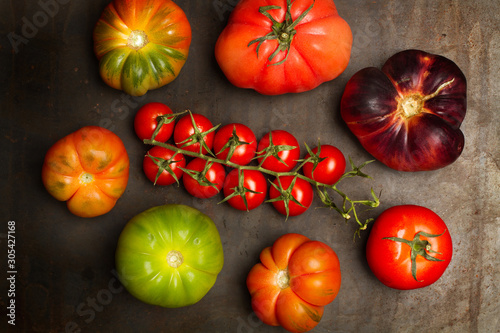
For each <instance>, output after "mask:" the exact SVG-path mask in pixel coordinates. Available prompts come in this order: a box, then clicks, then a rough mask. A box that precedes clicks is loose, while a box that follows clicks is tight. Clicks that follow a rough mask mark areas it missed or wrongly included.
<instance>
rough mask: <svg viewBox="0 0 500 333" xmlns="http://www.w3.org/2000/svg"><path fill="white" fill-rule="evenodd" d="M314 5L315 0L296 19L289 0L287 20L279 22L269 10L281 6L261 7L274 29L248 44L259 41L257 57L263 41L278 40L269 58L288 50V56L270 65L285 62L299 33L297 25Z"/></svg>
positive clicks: (271, 58)
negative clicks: (293, 16) (294, 38)
mask: <svg viewBox="0 0 500 333" xmlns="http://www.w3.org/2000/svg"><path fill="white" fill-rule="evenodd" d="M313 6H314V1H313V3H312V4H311V6H309V8H307V9H306V10H305V11H304V12H303V13H302V14H300V16H299V17H297V19H296V20H295V21H294V20H293V18H292V14H291V10H292V2H291V0H287V9H286V14H285V21H283V22H278V21H276V20H275V19H274V17H272V15H271V14H270V13H269V10H273V9H281V7H280V6H262V7H260V8H259V12H260V13H261V14H262V15H264V16H265V17H267V18H268V19H269V20H271V22H272V24H273V25H272V30H271V31H270V32H269V33H268V34H267V35H265V36H262V37H259V38H256V39H254V40H252V41H251V42H250V43H248V45H247V46H250V45H252V44H255V43H257V50H256V52H257V57H259V49H260V46H261V45H262V43H264V42H265V41H267V40H277V41H278V47H277V48H276V50H275V51H274V52H273V53H272V54H271V55H270V56H269V58H268V60H269V61H272V60H273V59H274V58H275V57H276V56H277V55H278V54H279V53H280V52H286V56H285V58H284V59H283V60H281V61H278V62H276V63H270V64H269V65H268V66H276V65H281V64H283V63H284V62H285V61H286V60H287V59H288V54H289V53H290V45H291V44H292V41H293V37H294V35H295V34H296V33H297V31H296V30H295V27H296V26H297V25H298V24H299V23H300V21H302V20H303V19H304V17H306V16H307V14H308V13H309V12H310V11H311V9H312V8H313Z"/></svg>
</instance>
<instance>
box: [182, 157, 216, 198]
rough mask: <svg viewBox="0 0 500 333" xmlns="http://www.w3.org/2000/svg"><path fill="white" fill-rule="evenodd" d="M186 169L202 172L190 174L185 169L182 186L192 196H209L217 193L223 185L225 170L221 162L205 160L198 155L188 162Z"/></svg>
mask: <svg viewBox="0 0 500 333" xmlns="http://www.w3.org/2000/svg"><path fill="white" fill-rule="evenodd" d="M186 169H187V170H192V171H198V172H202V174H194V175H190V173H189V171H186V172H185V174H184V178H183V183H184V187H185V188H186V190H187V191H188V192H189V194H191V195H192V196H194V197H197V198H202V199H205V198H211V197H213V196H215V195H217V193H219V192H220V190H221V189H222V186H223V185H224V179H225V178H226V171H225V170H224V167H223V166H222V164H219V163H214V162H207V161H205V160H204V159H202V158H199V157H198V158H195V159H194V160H192V161H191V162H189V164H188V165H187V167H186ZM198 180H199V181H200V182H202V184H200V183H199V182H198Z"/></svg>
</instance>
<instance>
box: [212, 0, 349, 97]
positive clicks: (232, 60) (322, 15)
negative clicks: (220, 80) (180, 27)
mask: <svg viewBox="0 0 500 333" xmlns="http://www.w3.org/2000/svg"><path fill="white" fill-rule="evenodd" d="M351 46H352V33H351V28H350V27H349V25H348V24H347V23H346V21H344V20H343V19H342V18H341V17H340V16H339V14H338V12H337V9H336V7H335V4H334V2H333V1H332V0H295V1H291V0H242V1H240V2H239V3H238V5H237V6H236V7H235V8H234V10H233V12H232V14H231V16H230V18H229V22H228V24H227V26H226V28H225V29H224V30H223V31H222V33H221V35H220V36H219V39H218V40H217V43H216V46H215V56H216V59H217V62H218V63H219V65H220V67H221V69H222V71H223V72H224V74H225V75H226V77H227V78H228V79H229V81H230V82H231V83H232V84H234V85H235V86H237V87H241V88H252V89H255V90H256V91H258V92H259V93H261V94H265V95H278V94H284V93H298V92H303V91H307V90H311V89H313V88H315V87H317V86H318V85H320V84H321V83H323V82H326V81H330V80H332V79H334V78H336V77H337V76H339V75H340V74H341V73H342V72H343V71H344V69H345V68H346V67H347V64H348V63H349V58H350V56H351Z"/></svg>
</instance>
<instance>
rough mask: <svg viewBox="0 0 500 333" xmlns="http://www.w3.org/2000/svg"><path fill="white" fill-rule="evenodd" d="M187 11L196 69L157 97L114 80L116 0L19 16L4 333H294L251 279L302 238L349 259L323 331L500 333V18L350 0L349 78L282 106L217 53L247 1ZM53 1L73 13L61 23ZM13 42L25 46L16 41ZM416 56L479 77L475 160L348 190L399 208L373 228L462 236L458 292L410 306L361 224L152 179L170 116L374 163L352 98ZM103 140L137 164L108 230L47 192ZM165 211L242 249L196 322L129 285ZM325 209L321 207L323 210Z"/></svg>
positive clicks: (424, 5)
mask: <svg viewBox="0 0 500 333" xmlns="http://www.w3.org/2000/svg"><path fill="white" fill-rule="evenodd" d="M176 2H177V3H178V4H179V5H180V6H181V7H182V8H183V9H184V11H185V12H186V14H187V16H188V18H189V20H190V22H191V25H192V30H193V41H192V44H191V49H190V55H189V58H188V61H187V63H186V65H185V67H184V69H183V70H182V72H181V74H180V76H179V77H178V78H177V79H176V80H175V81H174V82H173V83H171V84H170V85H168V86H166V87H163V88H161V89H158V90H155V91H151V92H149V93H148V94H147V95H145V97H143V98H133V97H130V96H127V95H126V94H124V93H122V92H120V91H117V90H113V89H112V88H110V87H108V86H106V85H105V84H104V83H103V82H102V80H101V79H100V77H99V74H98V64H97V60H96V58H95V56H94V54H93V51H92V29H93V27H94V24H95V22H96V21H97V19H98V18H99V16H100V13H101V11H102V9H103V8H104V7H105V6H106V5H107V3H108V1H106V0H96V1H79V0H72V1H69V0H57V1H56V0H54V1H49V0H45V1H44V0H42V1H40V2H37V1H17V2H15V1H3V2H1V4H0V12H1V13H2V16H1V20H0V31H1V35H2V38H1V42H0V45H1V48H0V59H1V64H2V71H1V72H0V78H1V82H2V85H1V121H0V128H1V133H2V135H1V137H0V149H1V154H2V161H3V167H2V168H1V177H0V178H1V180H0V184H1V191H2V193H1V198H2V200H1V201H0V217H1V219H2V222H1V223H0V225H1V230H0V236H1V238H0V251H2V253H1V254H0V258H2V259H1V265H0V267H1V270H2V273H1V274H2V276H4V278H2V279H1V280H2V282H1V283H0V286H1V289H0V306H1V307H2V313H3V315H2V317H1V318H0V325H1V326H0V330H1V331H6V330H7V329H8V330H9V331H12V332H14V331H15V332H17V331H19V332H65V331H68V332H200V333H201V332H282V331H283V330H282V329H281V328H273V327H268V326H266V325H264V324H262V323H261V322H259V321H258V320H257V319H256V317H255V315H253V314H252V310H251V307H250V297H249V294H248V291H247V289H246V286H245V278H246V275H247V273H248V271H249V269H250V268H251V267H252V266H253V265H254V264H255V263H257V261H258V254H259V252H260V251H261V250H262V249H263V248H264V247H266V246H269V245H271V244H272V243H273V241H274V240H275V239H276V238H277V237H279V236H281V235H282V234H284V233H288V232H298V233H302V234H304V235H306V236H308V237H310V238H312V239H317V240H320V241H323V242H325V243H327V244H329V245H330V246H331V247H332V248H333V249H334V250H335V251H336V252H337V254H338V255H339V258H340V261H341V268H342V287H341V290H340V293H339V295H338V297H337V299H336V300H335V301H334V302H333V303H331V304H330V305H328V306H327V307H326V308H325V314H324V317H323V319H322V321H321V322H320V324H319V325H318V326H317V328H316V329H315V330H314V332H417V331H422V330H425V331H435V332H436V331H438V332H498V331H500V323H499V318H500V313H499V312H500V310H499V307H500V302H499V298H498V295H499V289H498V282H499V278H500V274H499V265H498V263H499V262H498V238H499V236H500V229H499V216H500V211H499V203H500V199H499V186H500V181H499V170H498V162H499V150H498V143H499V130H498V128H499V123H498V118H497V113H498V106H497V101H498V97H499V95H498V91H500V86H499V84H498V81H497V80H498V77H500V75H499V74H500V73H499V69H498V63H499V54H500V35H499V31H500V26H499V21H498V19H497V18H495V15H496V13H497V12H498V10H499V7H500V6H499V3H498V2H495V1H489V0H482V1H448V0H440V1H428V0H415V1H407V2H402V1H377V2H375V1H371V0H370V1H363V0H355V1H341V0H337V1H336V5H337V7H338V10H339V13H340V14H341V16H342V17H344V18H345V19H346V20H347V22H348V23H349V24H350V25H351V28H352V31H353V35H354V46H353V52H352V57H351V61H350V64H349V66H348V68H347V70H346V71H345V72H344V73H343V74H342V75H341V76H340V77H339V78H337V79H335V80H334V81H331V82H328V83H325V84H323V85H321V86H320V87H318V88H317V89H314V90H312V91H309V92H306V93H302V94H297V95H283V96H275V97H268V96H261V95H259V94H257V93H255V92H253V91H248V90H242V89H238V88H236V87H234V86H232V85H231V84H230V83H229V82H228V81H227V80H226V79H225V77H224V76H223V74H222V72H221V71H220V69H219V68H218V66H217V63H216V61H215V58H214V55H213V49H214V44H215V41H216V39H217V36H218V34H219V33H220V32H221V30H222V29H223V27H224V25H225V24H226V22H227V18H228V16H229V13H230V10H231V9H232V8H233V7H234V5H235V3H236V0H184V1H183V0H178V1H176ZM45 3H56V4H57V7H51V8H52V10H47V9H46V6H44V5H43V4H45ZM44 8H45V9H44ZM41 13H42V14H41ZM43 13H45V14H43ZM26 22H28V23H26ZM33 22H35V23H36V26H35V25H33V27H34V28H35V29H31V30H30V27H29V25H30V24H33ZM12 33H15V34H16V35H17V36H20V37H22V38H23V39H22V40H20V39H16V40H17V43H15V42H14V43H12V42H11V41H10V40H9V37H8V36H11V39H12V36H13V35H12ZM408 48H418V49H422V50H425V51H428V52H432V53H437V54H441V55H444V56H446V57H449V58H451V59H452V60H454V61H455V62H456V63H457V64H458V65H459V67H461V68H462V70H463V71H464V73H465V75H466V77H467V78H468V84H469V91H468V93H469V103H468V104H469V106H468V114H467V116H466V119H465V122H464V124H463V130H464V133H465V137H466V146H465V150H464V152H463V154H462V156H461V157H460V158H459V159H458V160H457V162H455V163H454V164H452V165H451V166H449V167H447V168H444V169H441V170H438V171H434V172H426V173H401V172H396V171H393V170H390V169H388V168H387V167H384V166H383V165H382V164H380V163H374V164H372V165H370V166H369V167H368V168H367V170H366V171H367V172H368V173H369V174H370V175H372V176H373V178H374V180H373V181H372V180H361V179H356V180H353V181H352V182H349V183H348V184H345V185H344V187H343V188H344V189H345V191H346V192H349V193H350V194H351V195H352V196H353V197H354V198H360V199H362V198H369V190H370V187H373V188H374V190H375V191H376V192H377V193H379V192H382V196H381V201H382V204H381V207H379V208H377V209H376V210H373V211H369V212H363V214H362V217H363V218H367V217H370V216H372V217H376V216H377V215H378V214H380V213H381V212H382V211H383V210H384V209H385V208H388V207H390V206H393V205H397V204H405V203H411V204H419V205H423V206H426V207H428V208H430V209H432V210H434V211H435V212H436V213H438V214H439V215H440V216H441V217H442V218H443V219H444V220H445V221H446V223H447V224H448V227H449V229H450V233H451V235H452V237H453V240H454V250H455V253H454V257H453V260H452V263H451V264H450V266H449V268H448V270H447V271H446V272H445V274H444V275H443V277H442V278H441V279H440V280H439V281H438V282H436V283H435V284H434V285H432V286H430V287H428V288H424V289H420V290H415V291H407V292H402V291H396V290H392V289H389V288H387V287H385V286H383V285H382V284H381V283H379V282H378V280H376V278H375V277H374V276H373V275H372V274H371V272H370V270H369V268H368V266H367V264H366V260H365V257H364V252H363V251H364V244H365V241H366V238H367V235H368V232H364V233H363V235H362V237H361V239H358V240H357V241H356V242H353V241H352V236H353V232H354V230H355V225H354V224H352V223H350V224H348V225H345V223H344V221H343V220H342V219H341V218H340V217H339V216H338V215H336V214H335V213H334V212H333V211H328V210H326V209H314V208H312V209H310V210H309V211H307V212H306V213H305V214H304V215H301V216H299V217H294V218H290V219H289V220H288V221H287V222H285V220H284V218H283V216H281V215H279V214H278V213H277V212H276V211H275V210H274V209H273V208H272V206H271V205H269V204H266V205H263V206H261V207H259V208H258V209H256V210H254V211H252V212H250V213H243V212H239V211H236V210H234V209H232V208H231V207H230V206H228V205H227V204H221V205H217V202H218V201H220V198H214V199H209V200H200V199H193V197H191V196H190V195H189V194H188V193H187V192H186V191H185V190H184V189H183V188H182V187H180V188H179V187H177V186H170V187H153V186H152V184H151V183H150V182H149V181H148V180H147V179H146V178H145V176H144V175H143V173H142V158H143V155H144V153H145V151H146V147H145V146H144V145H143V144H142V143H141V142H140V141H139V140H138V139H137V138H136V137H135V134H134V132H133V126H132V124H133V117H134V115H135V112H136V111H137V110H138V109H139V107H140V106H141V105H143V104H145V103H147V102H152V101H158V102H163V103H165V104H167V105H169V106H170V107H171V108H172V109H173V110H175V111H181V110H184V109H186V108H189V109H191V110H192V111H193V112H197V113H201V114H204V115H206V116H207V117H209V118H210V119H211V120H212V121H213V123H221V124H227V123H230V122H235V121H237V122H242V123H244V124H246V125H247V126H249V127H250V128H252V129H253V130H254V131H255V133H256V135H257V136H258V137H260V136H262V135H263V134H265V133H266V132H267V131H269V130H271V129H285V130H287V131H289V132H291V133H293V134H294V135H295V136H296V137H297V139H298V140H299V142H301V143H302V148H304V146H303V143H304V142H305V143H307V144H308V145H310V146H313V145H314V144H315V143H316V142H317V140H318V139H321V142H322V143H325V144H333V145H336V146H337V147H339V148H340V149H341V150H342V151H343V153H344V154H345V155H349V156H351V157H352V158H353V160H354V161H356V162H357V163H361V162H362V161H365V160H369V159H371V157H370V155H369V154H368V153H366V152H365V151H364V150H363V149H362V147H361V146H360V145H359V144H358V143H357V141H356V140H355V138H354V136H353V135H351V134H350V133H349V131H348V129H347V128H346V126H345V125H344V124H343V123H342V121H341V119H340V116H339V102H340V97H341V95H342V92H343V88H344V86H345V84H346V82H347V80H348V79H349V78H350V76H351V75H352V74H354V73H355V72H356V71H358V70H359V69H361V68H363V67H366V66H377V67H380V66H381V65H382V64H383V63H384V61H385V60H386V59H387V58H388V57H389V56H391V55H392V54H394V53H395V52H397V51H400V50H403V49H408ZM242 65H244V64H242ZM86 125H100V126H103V127H108V128H110V129H112V130H113V131H114V132H115V133H116V134H117V135H118V136H120V138H121V139H122V140H123V141H124V143H125V146H126V148H127V151H128V153H129V155H130V160H131V173H130V180H129V185H128V187H127V190H126V192H125V194H124V195H123V197H122V198H121V199H120V200H119V201H118V203H117V205H116V207H115V208H114V209H113V210H112V211H111V212H110V213H108V214H106V215H104V216H101V217H98V218H94V219H90V220H86V219H82V218H78V217H76V216H73V215H72V214H71V213H69V211H68V210H67V209H66V207H65V204H64V203H61V202H58V201H56V200H55V199H53V198H52V197H51V196H50V195H49V194H48V193H47V192H46V191H45V189H44V188H43V185H42V182H41V178H40V171H41V166H42V163H43V158H44V154H45V152H46V151H47V150H48V149H49V148H50V146H51V145H52V144H53V143H54V142H56V141H57V140H58V139H60V138H61V137H63V136H65V135H67V134H69V133H71V132H73V131H75V130H77V129H79V128H81V127H83V126H86ZM303 151H304V150H303ZM164 203H183V204H187V205H190V206H193V207H196V208H198V209H200V210H201V211H203V212H205V213H206V214H208V215H209V216H211V217H212V218H213V220H214V222H215V223H216V225H217V227H218V229H219V232H220V234H221V238H222V242H223V246H224V253H225V266H224V268H223V270H222V272H221V273H220V275H219V278H218V280H217V282H216V284H215V286H214V287H213V289H212V290H211V291H210V292H209V293H208V294H207V296H206V297H205V298H203V299H202V300H201V301H200V302H199V303H197V304H195V305H193V306H190V307H187V308H180V309H163V308H159V307H154V306H150V305H147V304H143V303H141V302H140V301H138V300H136V299H135V298H133V297H132V296H131V295H130V294H128V293H127V292H126V291H124V290H123V288H122V287H121V285H120V284H119V283H118V282H117V280H116V278H115V276H114V250H115V246H116V242H117V239H118V236H119V234H120V231H121V230H122V228H123V226H124V225H125V223H126V222H127V221H128V220H129V219H130V218H131V217H133V216H134V215H136V214H138V213H139V212H142V211H143V210H145V209H147V208H149V207H152V206H156V205H161V204H164ZM313 206H314V207H319V206H320V201H319V200H318V199H317V198H316V199H315V201H314V203H313ZM8 221H15V222H16V233H15V236H16V247H15V249H16V259H15V260H16V269H17V275H16V280H15V302H16V303H15V304H16V307H15V316H16V317H15V318H16V321H15V323H16V325H15V326H12V325H9V324H8V323H7V320H8V317H7V316H6V315H5V312H6V307H7V305H8V302H9V301H10V298H9V297H8V295H7V291H8V289H9V286H10V284H9V283H8V281H6V278H5V276H6V275H7V273H6V272H7V270H8V268H7V266H6V264H7V262H6V260H7V244H6V243H7V224H8Z"/></svg>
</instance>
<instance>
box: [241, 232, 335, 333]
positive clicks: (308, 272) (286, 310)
mask: <svg viewBox="0 0 500 333" xmlns="http://www.w3.org/2000/svg"><path fill="white" fill-rule="evenodd" d="M260 261H261V262H260V263H258V264H256V265H255V266H254V267H253V268H252V269H251V270H250V273H249V274H248V276H247V287H248V290H249V292H250V295H251V297H252V300H251V302H252V308H253V310H254V312H255V314H256V315H257V317H259V319H260V320H262V321H263V322H264V323H266V324H267V325H272V326H282V327H283V328H285V329H286V330H288V331H290V332H295V333H300V332H306V331H309V330H311V329H313V328H314V327H315V326H316V325H317V324H318V323H319V321H320V320H321V317H322V316H323V312H324V306H325V305H327V304H329V303H331V302H332V301H333V300H334V299H335V297H336V296H337V294H338V292H339V290H340V285H341V273H340V263H339V259H338V257H337V255H336V253H335V251H333V250H332V249H331V248H330V247H329V246H328V245H326V244H325V243H322V242H319V241H313V240H310V239H309V238H307V237H305V236H303V235H300V234H293V233H292V234H285V235H283V236H281V237H280V238H278V239H277V240H276V241H275V242H274V244H273V245H272V246H271V247H267V248H265V249H264V250H263V251H262V252H261V254H260Z"/></svg>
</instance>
